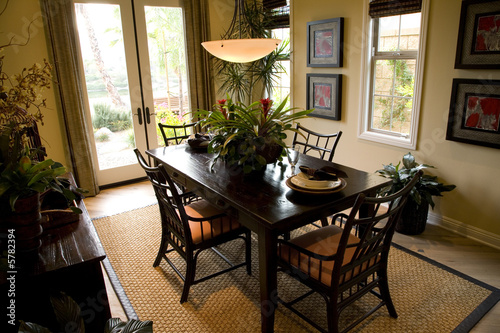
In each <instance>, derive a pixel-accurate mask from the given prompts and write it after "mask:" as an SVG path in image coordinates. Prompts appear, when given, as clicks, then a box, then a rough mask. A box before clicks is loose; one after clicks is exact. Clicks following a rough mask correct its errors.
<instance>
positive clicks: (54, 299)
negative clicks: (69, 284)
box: [50, 292, 85, 333]
mask: <svg viewBox="0 0 500 333" xmlns="http://www.w3.org/2000/svg"><path fill="white" fill-rule="evenodd" d="M50 302H51V303H52V307H53V308H54V314H55V315H56V319H57V322H58V323H59V327H60V328H61V330H62V331H64V330H65V329H66V327H67V325H68V323H71V327H72V331H71V332H75V333H85V324H84V323H83V319H82V317H81V316H80V312H81V310H80V307H79V306H78V304H77V303H76V302H75V301H74V300H73V299H72V298H71V297H69V296H68V295H66V294H65V293H63V292H57V293H54V294H51V295H50Z"/></svg>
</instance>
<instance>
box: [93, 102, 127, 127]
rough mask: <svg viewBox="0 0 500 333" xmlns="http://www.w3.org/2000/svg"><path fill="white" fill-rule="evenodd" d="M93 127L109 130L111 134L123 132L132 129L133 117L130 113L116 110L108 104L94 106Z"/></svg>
mask: <svg viewBox="0 0 500 333" xmlns="http://www.w3.org/2000/svg"><path fill="white" fill-rule="evenodd" d="M92 127H93V128H95V129H99V128H102V127H106V128H108V129H109V130H110V131H111V132H117V131H123V130H126V129H129V128H132V116H131V114H130V112H128V111H122V110H117V109H114V108H113V107H112V106H111V105H109V104H106V103H96V104H94V115H93V117H92Z"/></svg>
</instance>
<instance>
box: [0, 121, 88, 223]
mask: <svg viewBox="0 0 500 333" xmlns="http://www.w3.org/2000/svg"><path fill="white" fill-rule="evenodd" d="M14 127H15V124H11V125H10V127H7V130H5V128H4V130H3V131H2V132H1V135H0V201H1V202H2V203H6V202H7V203H8V205H9V206H10V209H11V210H12V211H15V204H16V201H17V200H18V199H19V198H25V197H29V196H31V195H34V194H36V193H37V192H38V193H43V192H45V191H47V190H54V191H56V192H59V193H61V194H63V195H64V196H65V197H66V199H67V200H68V201H70V202H71V201H73V200H74V199H75V198H76V195H75V193H73V192H72V191H71V190H69V189H67V188H66V187H65V186H63V184H62V183H61V181H60V180H59V178H58V177H59V176H61V175H63V174H64V173H65V172H66V168H65V167H63V166H62V164H61V163H58V162H54V161H53V160H52V159H46V160H44V161H42V162H38V161H37V159H36V155H37V154H38V153H39V151H38V150H37V149H30V148H29V147H27V146H26V145H24V143H23V141H22V137H23V135H24V131H25V130H23V131H20V132H19V131H15V130H13V128H14ZM70 209H72V210H73V211H74V212H76V213H81V210H80V209H79V208H78V207H70Z"/></svg>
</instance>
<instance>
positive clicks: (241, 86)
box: [214, 0, 290, 103]
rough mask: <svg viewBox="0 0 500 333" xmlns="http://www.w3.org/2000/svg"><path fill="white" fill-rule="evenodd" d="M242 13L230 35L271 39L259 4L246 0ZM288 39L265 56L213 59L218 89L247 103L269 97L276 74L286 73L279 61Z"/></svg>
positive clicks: (266, 17)
mask: <svg viewBox="0 0 500 333" xmlns="http://www.w3.org/2000/svg"><path fill="white" fill-rule="evenodd" d="M245 13H246V16H247V18H248V20H243V21H242V22H240V25H239V29H236V30H238V31H237V32H236V33H237V35H234V36H230V37H231V38H271V31H270V30H269V20H270V18H271V16H270V15H269V14H268V13H266V11H265V10H264V9H263V7H262V3H260V2H259V1H255V0H250V1H246V4H245ZM289 43H290V41H289V40H284V41H282V42H281V44H280V46H279V47H278V48H276V49H275V50H273V52H271V53H270V54H268V55H267V56H265V57H263V58H261V59H258V60H256V61H253V62H248V63H233V62H228V61H224V60H221V59H218V58H214V68H215V73H216V77H217V79H218V80H219V81H220V87H219V92H223V93H228V94H229V95H231V96H232V97H233V98H234V99H235V100H236V101H241V102H243V103H250V101H251V100H252V98H253V96H266V93H267V96H271V94H272V90H273V86H274V85H275V84H276V83H277V80H278V78H279V74H280V73H284V72H286V70H285V68H284V67H283V65H282V64H281V61H282V60H289V59H290V52H289V51H288V49H289Z"/></svg>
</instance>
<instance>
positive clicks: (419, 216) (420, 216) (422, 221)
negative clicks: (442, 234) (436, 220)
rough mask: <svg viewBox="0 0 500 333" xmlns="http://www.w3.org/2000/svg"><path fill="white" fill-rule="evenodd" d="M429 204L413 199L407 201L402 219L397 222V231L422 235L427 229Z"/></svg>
mask: <svg viewBox="0 0 500 333" xmlns="http://www.w3.org/2000/svg"><path fill="white" fill-rule="evenodd" d="M428 213H429V204H428V203H422V204H421V205H417V203H416V202H415V201H413V200H411V199H409V200H408V201H407V202H406V205H405V206H404V208H403V213H402V214H401V219H400V220H399V222H398V223H397V224H396V231H397V232H399V233H401V234H405V235H420V234H421V233H422V232H424V230H425V225H426V224H427V215H428Z"/></svg>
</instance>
